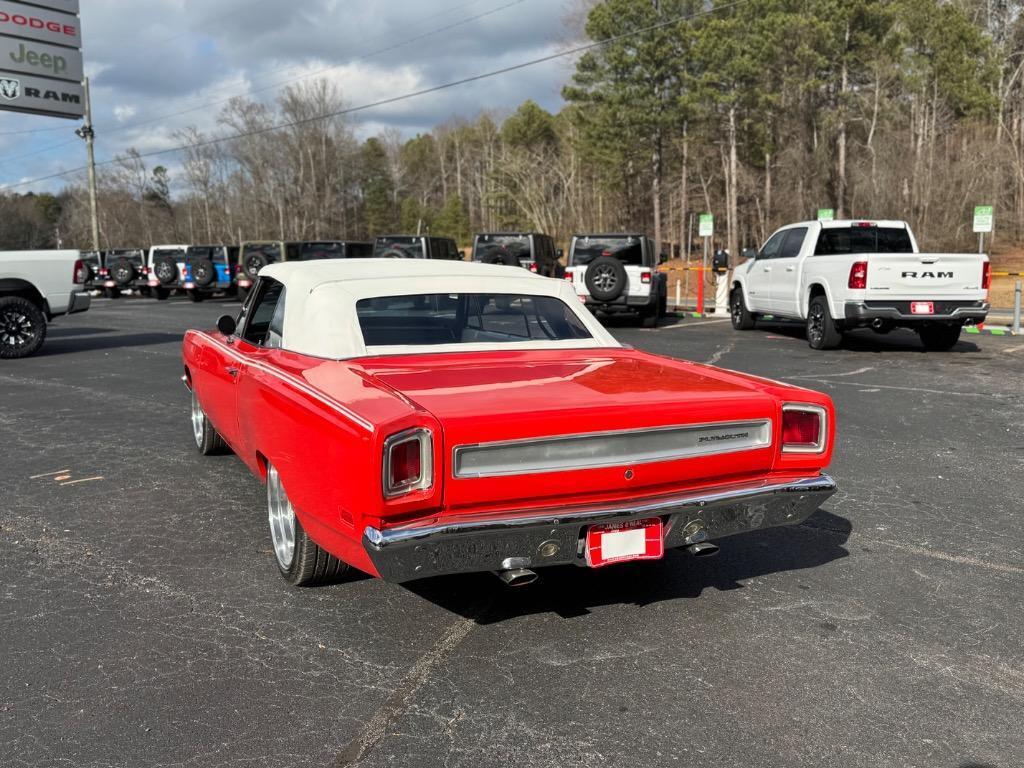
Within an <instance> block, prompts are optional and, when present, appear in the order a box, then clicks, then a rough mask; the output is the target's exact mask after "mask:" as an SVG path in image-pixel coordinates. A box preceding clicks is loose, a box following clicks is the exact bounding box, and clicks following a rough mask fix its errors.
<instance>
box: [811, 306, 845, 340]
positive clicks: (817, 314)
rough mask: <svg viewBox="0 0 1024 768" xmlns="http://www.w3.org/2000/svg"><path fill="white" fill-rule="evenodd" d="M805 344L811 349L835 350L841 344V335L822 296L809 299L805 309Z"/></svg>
mask: <svg viewBox="0 0 1024 768" xmlns="http://www.w3.org/2000/svg"><path fill="white" fill-rule="evenodd" d="M807 343H808V344H810V346H811V349H835V348H836V347H838V346H839V345H840V344H842V343H843V333H842V331H840V330H839V329H838V328H837V327H836V323H835V320H833V319H832V313H831V312H829V309H828V300H827V299H826V298H825V297H824V296H815V297H814V298H813V299H811V305H810V306H809V307H808V309H807Z"/></svg>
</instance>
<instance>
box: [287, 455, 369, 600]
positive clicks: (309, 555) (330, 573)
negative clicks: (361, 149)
mask: <svg viewBox="0 0 1024 768" xmlns="http://www.w3.org/2000/svg"><path fill="white" fill-rule="evenodd" d="M267 519H268V524H269V527H270V541H271V545H272V548H273V551H274V562H276V563H277V570H278V571H279V572H280V574H281V576H283V577H284V580H285V581H287V582H288V583H289V584H291V585H292V586H294V587H313V586H317V585H319V584H327V583H330V582H333V581H337V580H339V579H340V578H341V577H342V576H344V575H345V574H346V573H348V571H349V568H350V566H349V565H348V563H345V562H342V561H341V560H339V559H338V558H336V557H335V556H334V555H332V554H330V553H329V552H327V551H326V550H324V549H323V548H322V547H320V546H319V545H318V544H317V543H316V542H314V541H313V540H312V539H311V538H309V536H308V535H307V534H306V531H305V529H304V528H303V527H302V523H300V522H299V519H298V517H296V515H295V510H294V509H293V508H292V505H291V501H289V499H288V494H287V493H286V492H285V489H284V484H283V483H282V482H281V478H280V476H279V475H278V473H277V469H275V468H274V466H273V465H272V464H268V465H267ZM289 531H290V537H291V541H292V542H293V543H292V547H291V550H290V552H289V551H288V548H287V546H284V547H282V546H280V545H281V544H282V543H284V542H286V541H287V539H288V535H289Z"/></svg>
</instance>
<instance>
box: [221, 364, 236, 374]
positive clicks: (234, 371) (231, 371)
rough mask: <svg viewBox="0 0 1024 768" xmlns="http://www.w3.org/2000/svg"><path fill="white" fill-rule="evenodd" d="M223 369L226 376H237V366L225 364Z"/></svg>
mask: <svg viewBox="0 0 1024 768" xmlns="http://www.w3.org/2000/svg"><path fill="white" fill-rule="evenodd" d="M224 370H225V371H226V372H227V374H228V376H237V375H238V369H237V368H232V367H231V366H230V365H228V366H225V368H224Z"/></svg>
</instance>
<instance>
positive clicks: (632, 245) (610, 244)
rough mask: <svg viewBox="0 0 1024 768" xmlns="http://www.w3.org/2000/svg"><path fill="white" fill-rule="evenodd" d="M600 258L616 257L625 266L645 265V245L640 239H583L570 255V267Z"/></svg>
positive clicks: (577, 242) (579, 240) (580, 239)
mask: <svg viewBox="0 0 1024 768" xmlns="http://www.w3.org/2000/svg"><path fill="white" fill-rule="evenodd" d="M598 256H614V257H615V258H616V259H618V260H619V261H621V262H622V263H623V264H640V265H642V264H643V263H644V249H643V243H642V241H641V240H640V238H639V237H601V238H591V237H581V238H578V239H577V240H576V243H575V244H574V246H573V249H572V253H571V254H570V255H569V266H583V265H585V264H589V263H590V262H592V261H593V260H594V259H596V258H597V257H598Z"/></svg>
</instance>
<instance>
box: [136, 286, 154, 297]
mask: <svg viewBox="0 0 1024 768" xmlns="http://www.w3.org/2000/svg"><path fill="white" fill-rule="evenodd" d="M152 295H153V289H152V288H150V287H149V286H148V285H140V286H139V296H144V297H145V298H147V299H148V298H149V297H150V296H152Z"/></svg>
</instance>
